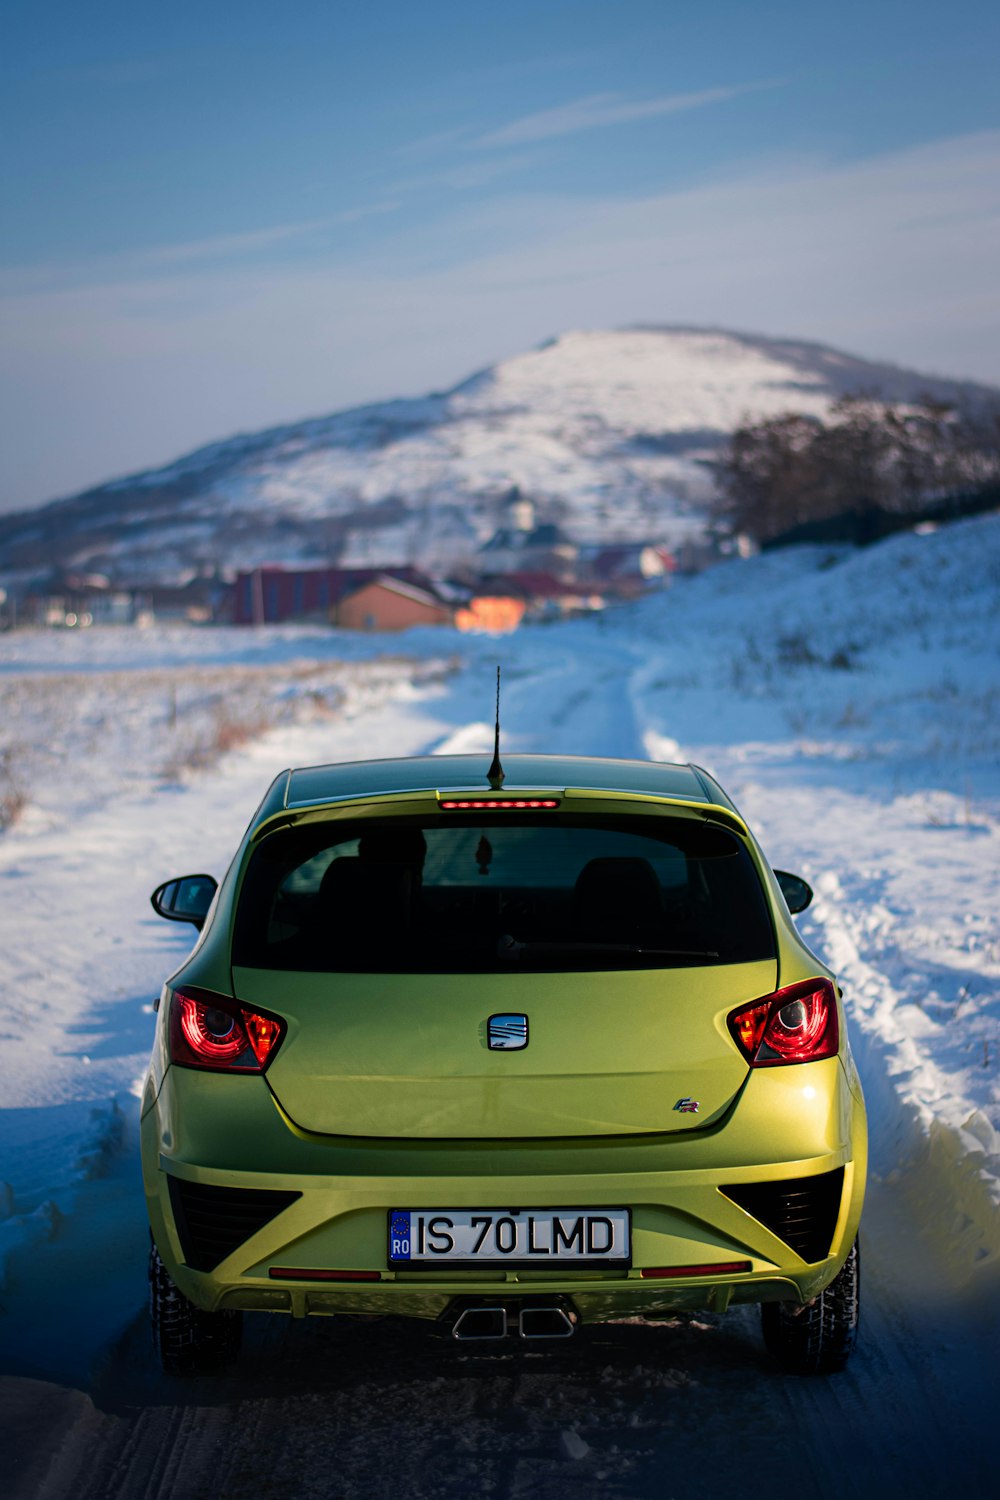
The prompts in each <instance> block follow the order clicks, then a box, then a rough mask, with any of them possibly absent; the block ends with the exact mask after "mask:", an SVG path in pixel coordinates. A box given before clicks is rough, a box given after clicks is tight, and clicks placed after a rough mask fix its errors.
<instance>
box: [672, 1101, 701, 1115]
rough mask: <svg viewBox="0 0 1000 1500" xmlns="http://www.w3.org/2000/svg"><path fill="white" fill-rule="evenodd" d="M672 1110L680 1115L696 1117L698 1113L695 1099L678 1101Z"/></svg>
mask: <svg viewBox="0 0 1000 1500" xmlns="http://www.w3.org/2000/svg"><path fill="white" fill-rule="evenodd" d="M674 1109H676V1110H679V1111H680V1113H681V1114H682V1115H696V1114H697V1113H698V1101H697V1099H688V1098H684V1099H678V1101H677V1103H676V1104H675V1105H674Z"/></svg>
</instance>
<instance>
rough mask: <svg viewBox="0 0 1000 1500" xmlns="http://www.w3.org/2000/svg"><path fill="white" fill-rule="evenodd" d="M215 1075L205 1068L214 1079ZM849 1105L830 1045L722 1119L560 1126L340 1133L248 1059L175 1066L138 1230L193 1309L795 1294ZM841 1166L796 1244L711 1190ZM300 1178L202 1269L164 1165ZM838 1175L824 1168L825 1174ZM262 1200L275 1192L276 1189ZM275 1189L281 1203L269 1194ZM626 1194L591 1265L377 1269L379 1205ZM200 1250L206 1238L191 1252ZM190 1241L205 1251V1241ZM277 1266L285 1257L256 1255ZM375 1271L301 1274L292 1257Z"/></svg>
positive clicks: (844, 1218)
mask: <svg viewBox="0 0 1000 1500" xmlns="http://www.w3.org/2000/svg"><path fill="white" fill-rule="evenodd" d="M220 1085H221V1087H220ZM866 1147H867V1141H866V1131H865V1119H864V1108H863V1104H862V1103H861V1101H860V1099H859V1098H857V1097H856V1096H855V1095H853V1094H852V1093H851V1091H850V1089H849V1087H848V1085H847V1080H846V1078H845V1075H844V1072H843V1069H842V1067H841V1065H840V1063H839V1061H838V1060H837V1059H830V1060H828V1061H824V1062H819V1063H812V1064H809V1065H807V1066H803V1067H793V1068H787V1069H770V1070H762V1071H761V1072H758V1073H755V1074H753V1075H751V1077H750V1079H749V1080H748V1083H747V1087H746V1088H745V1089H744V1092H743V1094H742V1096H741V1098H740V1101H739V1104H738V1105H737V1107H736V1109H735V1110H734V1111H733V1113H732V1114H731V1115H730V1117H729V1118H728V1119H727V1120H726V1122H725V1123H724V1124H723V1125H719V1126H717V1127H715V1128H710V1129H706V1130H704V1131H696V1132H684V1133H683V1134H678V1135H663V1136H634V1137H625V1138H621V1137H617V1138H599V1137H595V1138H591V1139H585V1140H581V1139H574V1140H544V1141H502V1142H495V1143H492V1142H490V1143H488V1142H479V1141H477V1142H461V1141H456V1142H444V1141H442V1142H428V1141H417V1142H414V1141H385V1140H344V1139H341V1138H331V1137H316V1136H310V1135H307V1134H305V1133H304V1132H301V1131H299V1130H298V1129H297V1128H296V1127H295V1126H294V1125H293V1124H292V1123H291V1122H290V1121H288V1120H287V1118H286V1117H285V1116H284V1115H283V1114H282V1112H281V1111H280V1109H279V1107H278V1106H277V1104H276V1102H275V1101H274V1098H273V1096H272V1095H271V1093H270V1091H269V1089H268V1088H267V1085H266V1082H265V1081H264V1080H263V1079H261V1078H258V1077H245V1078H239V1077H234V1078H220V1077H219V1075H208V1074H200V1073H197V1072H194V1071H191V1070H186V1069H178V1068H171V1069H169V1070H168V1071H167V1074H166V1076H165V1078H164V1082H163V1087H162V1088H161V1090H160V1093H159V1096H158V1098H157V1099H156V1101H155V1103H151V1104H150V1107H148V1108H147V1110H146V1113H145V1114H144V1117H143V1124H142V1159H143V1176H144V1183H145V1191H146V1197H147V1203H148V1207H149V1216H150V1222H151V1225H152V1228H153V1234H154V1237H155V1239H156V1242H157V1244H158V1246H159V1248H160V1252H161V1254H162V1255H163V1257H164V1259H165V1261H166V1263H167V1265H168V1267H169V1269H170V1272H171V1275H172V1276H173V1277H174V1279H175V1281H176V1282H177V1284H178V1286H179V1287H180V1288H181V1290H182V1291H183V1292H184V1293H185V1295H186V1296H188V1297H189V1298H190V1299H191V1300H192V1301H193V1302H195V1303H197V1304H198V1305H199V1306H201V1307H204V1308H206V1309H211V1308H219V1307H228V1308H260V1309H269V1310H272V1311H283V1312H288V1313H292V1314H294V1315H296V1316H304V1315H306V1314H317V1313H318V1314H324V1313H325V1314H330V1313H336V1312H352V1313H392V1314H397V1315H403V1316H413V1317H424V1318H437V1317H439V1316H441V1315H442V1314H443V1313H444V1312H445V1311H446V1309H447V1308H448V1307H449V1305H450V1304H451V1303H452V1302H453V1301H454V1300H455V1299H456V1298H469V1297H476V1296H484V1297H489V1298H500V1299H507V1298H511V1299H520V1300H523V1299H524V1297H525V1296H531V1295H534V1294H539V1295H541V1294H544V1295H546V1296H551V1295H561V1296H566V1297H569V1298H571V1299H572V1302H573V1304H574V1305H575V1307H576V1309H577V1311H578V1312H579V1314H580V1317H581V1319H582V1320H583V1321H584V1322H590V1321H600V1320H602V1319H606V1318H613V1317H619V1316H625V1315H628V1314H636V1313H648V1314H654V1315H655V1314H656V1313H658V1312H664V1313H666V1312H669V1311H670V1310H673V1309H676V1308H704V1307H709V1308H716V1309H721V1308H723V1307H725V1306H726V1305H728V1303H729V1302H730V1301H734V1302H754V1301H770V1300H787V1299H789V1298H792V1299H799V1300H808V1299H809V1298H810V1297H813V1296H815V1295H816V1294H817V1293H818V1292H819V1291H821V1290H822V1288H823V1287H824V1286H825V1285H827V1284H828V1283H829V1281H830V1280H831V1279H832V1278H833V1276H834V1275H835V1274H836V1272H837V1271H838V1270H839V1268H840V1266H841V1264H842V1263H843V1260H844V1258H845V1256H846V1255H847V1252H848V1250H849V1248H850V1246H851V1244H852V1242H853V1240H854V1237H855V1235H856V1233H857V1226H858V1222H859V1219H860V1216H861V1206H862V1200H863V1196H864V1179H865V1167H866V1155H867V1151H866ZM838 1170H842V1172H843V1179H842V1190H840V1191H839V1203H837V1204H836V1205H835V1208H834V1211H833V1214H832V1216H831V1223H832V1232H831V1233H830V1235H829V1247H828V1253H825V1254H823V1256H822V1258H821V1259H819V1260H816V1261H812V1262H810V1261H806V1260H804V1259H803V1258H802V1256H801V1255H799V1254H797V1253H796V1251H795V1250H793V1249H792V1248H791V1247H790V1245H789V1244H788V1243H786V1242H785V1240H784V1239H782V1238H781V1237H780V1235H779V1234H776V1233H774V1232H773V1231H772V1230H771V1229H768V1227H767V1226H766V1224H764V1223H762V1222H761V1221H760V1220H759V1219H757V1218H755V1217H754V1216H753V1214H751V1213H749V1212H747V1211H746V1209H745V1208H741V1207H740V1206H739V1204H738V1203H736V1202H735V1201H733V1199H731V1198H729V1197H727V1196H726V1194H725V1193H724V1191H722V1190H723V1189H724V1188H725V1187H727V1186H733V1185H742V1186H746V1185H750V1184H757V1183H772V1182H781V1181H784V1180H787V1179H812V1178H818V1177H821V1176H823V1175H824V1174H827V1173H832V1172H836V1171H838ZM171 1177H172V1178H174V1179H178V1180H181V1181H183V1182H188V1183H196V1184H203V1185H210V1186H215V1187H219V1188H226V1189H234V1188H236V1189H243V1190H247V1189H249V1190H256V1191H260V1190H264V1191H269V1192H277V1193H285V1194H286V1195H290V1194H292V1193H294V1194H297V1195H298V1196H296V1197H295V1198H294V1199H290V1198H287V1199H285V1200H280V1202H281V1205H282V1206H280V1207H279V1209H278V1211H277V1212H276V1213H275V1214H274V1217H272V1218H270V1219H269V1220H268V1221H267V1222H266V1223H264V1224H263V1225H262V1227H260V1228H258V1229H256V1231H255V1232H251V1233H249V1234H248V1235H247V1237H245V1238H242V1239H241V1240H240V1242H239V1243H238V1244H236V1245H235V1248H233V1249H231V1251H229V1253H226V1254H225V1255H224V1257H223V1258H222V1259H220V1260H219V1261H218V1262H217V1263H216V1264H214V1265H211V1267H210V1268H207V1269H200V1270H199V1269H195V1267H194V1266H192V1265H191V1264H190V1260H191V1259H197V1257H196V1256H192V1255H191V1250H190V1245H191V1239H190V1233H189V1231H188V1228H187V1226H185V1225H184V1224H183V1223H179V1221H178V1215H177V1213H176V1211H175V1206H176V1196H177V1195H176V1188H175V1194H174V1199H175V1201H174V1202H172V1200H171V1193H170V1182H169V1179H170V1178H171ZM838 1188H839V1179H838ZM274 1201H275V1202H278V1201H279V1200H274ZM286 1202H287V1206H284V1205H285V1203H286ZM570 1204H572V1205H574V1206H576V1207H579V1208H588V1207H593V1208H595V1209H597V1208H607V1207H612V1206H615V1207H618V1206H627V1207H628V1208H629V1209H630V1210H631V1215H632V1265H631V1267H630V1268H629V1269H627V1270H625V1269H613V1270H607V1269H604V1270H600V1271H570V1270H559V1271H553V1270H536V1269H534V1268H531V1269H528V1270H513V1271H511V1270H506V1269H503V1268H499V1267H495V1266H492V1265H491V1266H490V1267H488V1268H486V1267H484V1268H483V1269H481V1270H480V1269H475V1270H472V1271H461V1272H459V1271H454V1270H452V1271H450V1272H448V1271H447V1270H446V1269H445V1268H442V1267H435V1268H434V1269H433V1270H429V1271H423V1270H419V1271H418V1270H390V1269H389V1268H388V1266H387V1261H386V1252H387V1215H388V1212H389V1210H390V1209H399V1208H411V1209H419V1208H439V1209H443V1208H495V1207H499V1206H503V1207H509V1208H519V1209H531V1208H559V1207H560V1206H563V1205H570ZM207 1258H208V1259H211V1256H208V1257H207ZM205 1259H206V1257H204V1256H203V1257H202V1260H203V1262H204V1260H205ZM735 1260H747V1261H749V1262H750V1270H749V1271H746V1272H741V1273H738V1274H735V1275H734V1274H731V1273H728V1274H719V1275H713V1274H699V1275H697V1276H685V1277H682V1278H680V1279H676V1280H675V1279H670V1280H659V1281H658V1280H654V1279H649V1278H643V1276H642V1274H641V1273H642V1271H643V1269H647V1270H648V1269H650V1268H655V1267H679V1266H688V1265H697V1266H704V1265H711V1264H713V1263H719V1264H720V1265H721V1264H724V1263H731V1262H733V1261H735ZM276 1268H280V1269H281V1270H282V1272H286V1271H287V1272H290V1273H291V1274H290V1275H287V1276H286V1275H284V1274H283V1275H281V1276H280V1277H278V1278H275V1276H274V1275H273V1274H272V1272H273V1271H274V1270H275V1269H276ZM317 1269H318V1270H327V1271H329V1270H333V1269H335V1270H340V1271H345V1272H352V1271H353V1272H362V1273H366V1274H368V1275H373V1274H376V1273H377V1274H378V1276H379V1280H377V1281H364V1282H360V1283H359V1282H352V1281H349V1280H346V1279H345V1280H344V1281H342V1282H341V1281H338V1282H330V1281H324V1282H322V1283H319V1284H317V1283H316V1282H315V1281H312V1280H310V1279H308V1278H306V1277H305V1276H303V1277H302V1278H301V1279H298V1278H297V1276H296V1274H295V1273H296V1272H297V1271H302V1272H305V1271H309V1270H312V1271H316V1270H317Z"/></svg>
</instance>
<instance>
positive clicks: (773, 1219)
mask: <svg viewBox="0 0 1000 1500" xmlns="http://www.w3.org/2000/svg"><path fill="white" fill-rule="evenodd" d="M719 1191H720V1192H721V1193H725V1195H726V1197H727V1198H731V1199H732V1200H733V1202H734V1203H738V1204H739V1206H740V1208H743V1209H745V1210H746V1212H747V1213H748V1214H752V1215H753V1217H754V1218H755V1219H759V1220H760V1222H761V1223H762V1224H763V1225H764V1227H765V1229H769V1230H770V1231H771V1233H772V1234H776V1235H777V1236H778V1238H779V1240H784V1242H785V1244H786V1245H790V1246H791V1248H792V1249H793V1250H794V1251H795V1253H796V1255H801V1257H802V1259H803V1260H806V1261H809V1262H810V1263H812V1262H814V1261H817V1260H825V1259H826V1257H827V1256H828V1255H829V1253H830V1242H831V1241H832V1239H833V1231H834V1229H835V1228H836V1227H837V1215H838V1214H839V1213H840V1199H841V1195H842V1194H843V1191H844V1169H843V1167H838V1168H837V1170H836V1171H835V1172H821V1173H820V1174H819V1176H818V1177H788V1178H785V1180H784V1181H782V1182H738V1183H734V1184H733V1185H732V1186H731V1187H723V1188H720V1189H719Z"/></svg>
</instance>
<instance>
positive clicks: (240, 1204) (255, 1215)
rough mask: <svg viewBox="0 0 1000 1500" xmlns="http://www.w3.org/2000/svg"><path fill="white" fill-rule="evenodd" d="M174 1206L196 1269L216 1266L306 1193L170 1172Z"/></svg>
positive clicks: (187, 1257)
mask: <svg viewBox="0 0 1000 1500" xmlns="http://www.w3.org/2000/svg"><path fill="white" fill-rule="evenodd" d="M167 1181H168V1183H169V1185H170V1206H171V1208H172V1209H173V1211H174V1221H175V1223H176V1225H177V1234H178V1236H179V1238H180V1242H181V1249H182V1250H183V1252H184V1261H185V1264H186V1265H189V1266H190V1267H191V1269H192V1271H211V1270H212V1269H213V1268H214V1267H215V1266H217V1265H218V1264H219V1262H220V1261H222V1260H225V1258H226V1256H227V1255H232V1253H233V1251H234V1250H235V1249H236V1248H237V1246H239V1245H242V1244H243V1241H244V1240H248V1239H249V1238H250V1236H251V1235H252V1234H256V1233H257V1231H258V1229H263V1227H264V1225H265V1224H268V1223H270V1221H271V1220H272V1219H273V1218H274V1217H275V1216H276V1215H277V1214H280V1213H281V1211H282V1209H285V1208H287V1207H288V1206H289V1204H290V1203H294V1202H295V1200H296V1198H301V1197H302V1194H301V1193H292V1192H273V1191H265V1190H262V1189H260V1188H229V1187H215V1186H213V1185H212V1184H211V1183H204V1182H187V1181H186V1180H185V1179H184V1178H183V1177H168V1178H167Z"/></svg>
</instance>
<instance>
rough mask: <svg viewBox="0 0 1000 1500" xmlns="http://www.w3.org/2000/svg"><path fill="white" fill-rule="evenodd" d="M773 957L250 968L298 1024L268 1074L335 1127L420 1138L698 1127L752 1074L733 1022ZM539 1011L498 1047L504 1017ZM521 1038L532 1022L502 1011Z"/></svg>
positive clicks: (273, 1003)
mask: <svg viewBox="0 0 1000 1500" xmlns="http://www.w3.org/2000/svg"><path fill="white" fill-rule="evenodd" d="M774 977H775V965H774V961H773V960H769V961H763V962H757V963H748V964H741V965H736V966H728V965H727V966H724V967H715V968H704V967H703V968H696V969H671V970H644V971H640V972H635V971H632V972H603V973H593V972H591V973H586V974H583V973H569V974H566V973H531V974H518V975H511V974H472V975H470V974H413V975H400V974H304V973H280V972H273V971H272V972H266V971H261V970H251V969H237V970H236V971H235V985H236V993H237V995H238V996H239V998H240V999H241V1000H244V1001H246V1002H247V1003H248V1004H252V1005H254V1006H259V1007H262V1008H265V1009H269V1010H274V1011H277V1012H279V1013H280V1014H281V1015H282V1016H284V1017H286V1018H287V1020H288V1035H287V1037H286V1039H285V1041H284V1043H283V1044H282V1047H281V1049H280V1050H279V1052H278V1054H277V1056H276V1057H275V1059H274V1062H273V1063H272V1064H271V1066H270V1068H269V1069H268V1073H267V1080H268V1083H269V1085H270V1087H271V1088H272V1090H273V1091H274V1094H275V1097H276V1098H277V1100H278V1102H279V1103H280V1104H281V1106H282V1108H283V1109H284V1110H285V1112H286V1113H287V1114H288V1115H289V1116H290V1117H291V1119H292V1120H294V1122H295V1123H296V1124H297V1125H298V1126H300V1127H301V1128H302V1129H304V1130H309V1131H316V1132H319V1133H322V1134H336V1135H352V1136H386V1137H395V1138H400V1137H421V1138H437V1139H443V1138H487V1139H488V1138H501V1137H511V1136H515V1137H527V1136H531V1137H536V1138H537V1137H545V1136H587V1135H595V1136H599V1135H625V1134H632V1133H637V1132H654V1131H675V1130H676V1131H679V1130H693V1129H698V1128H699V1127H702V1126H704V1125H705V1124H707V1123H709V1122H711V1121H712V1120H714V1119H716V1118H718V1116H719V1115H721V1114H722V1113H724V1112H725V1110H726V1109H727V1107H728V1106H729V1104H730V1103H731V1102H732V1100H733V1098H734V1097H735V1095H736V1094H737V1093H738V1091H739V1089H740V1087H741V1085H742V1083H743V1081H744V1079H745V1078H746V1074H747V1065H746V1062H745V1061H744V1059H743V1058H742V1057H741V1056H740V1055H739V1053H738V1051H737V1049H736V1047H735V1046H734V1044H733V1042H732V1039H731V1038H730V1036H729V1033H728V1031H727V1028H726V1024H725V1017H726V1014H727V1012H728V1011H729V1010H731V1009H732V1008H733V1007H734V1006H736V1005H738V1004H739V1003H740V1002H741V1001H744V1000H747V999H753V998H754V997H755V996H757V995H761V994H766V993H767V992H768V991H769V990H771V989H773V988H774ZM511 1015H513V1016H516V1017H521V1016H523V1017H525V1018H526V1045H524V1046H523V1047H520V1048H518V1050H512V1049H510V1048H509V1046H505V1047H503V1048H501V1049H496V1050H494V1049H491V1047H490V1045H489V1043H490V1024H489V1023H490V1018H491V1017H505V1016H511ZM493 1030H494V1036H495V1037H496V1036H499V1037H501V1038H502V1039H503V1040H506V1041H508V1042H509V1041H510V1040H511V1033H513V1039H514V1040H515V1041H520V1039H521V1036H520V1028H519V1027H517V1026H513V1027H511V1026H507V1027H504V1026H503V1025H502V1024H501V1025H497V1024H496V1023H495V1024H494V1028H493Z"/></svg>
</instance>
